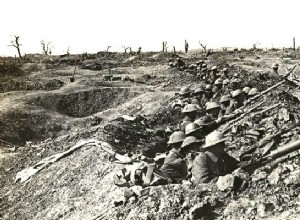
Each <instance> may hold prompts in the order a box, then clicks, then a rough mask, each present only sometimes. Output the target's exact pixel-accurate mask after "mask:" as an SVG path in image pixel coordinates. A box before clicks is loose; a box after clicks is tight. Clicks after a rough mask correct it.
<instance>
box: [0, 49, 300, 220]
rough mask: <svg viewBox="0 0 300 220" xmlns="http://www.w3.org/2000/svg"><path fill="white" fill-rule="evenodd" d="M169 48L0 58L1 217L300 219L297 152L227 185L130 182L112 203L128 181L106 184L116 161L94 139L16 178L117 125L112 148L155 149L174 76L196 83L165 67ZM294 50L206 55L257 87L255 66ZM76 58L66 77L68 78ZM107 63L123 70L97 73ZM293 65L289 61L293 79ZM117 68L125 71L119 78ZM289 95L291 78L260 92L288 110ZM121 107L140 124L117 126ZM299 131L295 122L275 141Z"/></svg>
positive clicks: (285, 63) (294, 95) (264, 68)
mask: <svg viewBox="0 0 300 220" xmlns="http://www.w3.org/2000/svg"><path fill="white" fill-rule="evenodd" d="M176 56H181V57H182V59H183V60H184V61H185V62H186V63H187V64H192V63H195V61H197V60H199V59H203V58H205V56H204V54H202V53H200V52H197V51H194V52H190V53H188V54H178V55H176ZM176 56H175V55H174V54H172V53H154V52H151V53H144V54H142V55H134V56H130V55H128V54H127V55H125V54H121V53H105V52H103V53H98V54H91V55H90V54H84V55H71V56H70V57H58V56H53V57H51V58H50V57H47V56H42V55H27V57H26V59H24V61H23V63H22V64H19V63H18V61H16V60H14V59H13V58H2V60H1V62H0V64H1V65H2V66H1V68H0V71H1V75H0V77H1V83H0V86H1V88H0V91H1V93H0V130H1V132H0V139H1V142H0V219H5V220H6V219H7V220H11V219H22V220H23V219H24V220H27V219H45V220H46V219H47V220H48V219H49V220H50V219H51V220H52V219H74V220H75V219H90V220H92V219H283V218H284V219H299V218H300V205H299V204H300V197H299V189H298V187H299V185H300V179H299V173H300V172H298V171H299V170H300V161H299V158H300V157H294V158H292V159H290V160H287V161H285V162H283V163H282V164H281V165H279V166H277V167H273V168H272V169H269V170H266V171H258V172H256V173H254V174H253V176H252V178H250V177H249V178H250V179H248V181H247V184H246V185H245V186H244V188H242V189H239V190H238V191H235V192H233V191H225V192H222V191H220V190H219V189H218V188H217V186H216V184H214V183H211V184H203V185H197V186H196V185H192V184H190V183H185V184H182V185H178V184H172V185H165V186H151V187H146V188H141V187H138V186H136V187H133V188H132V189H131V190H132V191H134V193H135V194H136V195H137V196H136V197H134V199H130V200H128V201H127V202H126V203H125V204H121V205H116V201H119V200H120V199H122V198H123V197H124V191H126V190H128V189H124V188H118V187H117V186H115V185H114V183H113V175H114V174H115V172H116V171H118V170H119V169H121V168H123V167H124V166H125V165H121V164H116V163H112V162H110V161H109V155H108V154H107V153H106V152H104V151H103V150H102V149H101V148H99V147H95V146H86V147H82V148H80V149H79V150H77V151H75V152H73V153H72V154H70V155H68V156H66V157H64V158H62V159H61V160H59V161H57V162H55V163H54V164H52V165H50V166H48V167H46V168H45V169H43V170H42V171H40V172H39V173H37V174H36V175H34V176H33V177H32V178H31V179H30V180H29V181H27V182H25V183H20V182H15V177H16V174H17V173H18V172H19V171H21V170H22V169H24V168H26V167H29V166H32V165H34V164H35V163H37V162H39V161H41V160H42V159H44V158H46V157H48V156H51V155H54V154H56V153H60V152H63V151H65V150H67V149H69V148H71V147H72V146H73V145H75V144H76V143H77V142H79V141H83V140H88V139H97V140H107V137H110V138H112V139H113V138H114V137H118V138H119V137H120V136H121V135H120V134H122V135H123V133H121V131H122V132H124V135H128V137H126V138H127V139H126V140H127V141H128V142H124V143H123V142H119V143H121V144H116V147H117V148H118V149H120V148H122V147H123V149H121V150H125V151H132V152H135V149H139V150H142V151H143V150H144V149H145V148H147V149H148V148H151V147H153V143H152V142H155V143H157V145H155V146H156V147H157V146H159V147H160V149H161V148H163V147H165V143H166V140H165V139H159V138H156V139H155V140H154V139H150V136H151V134H152V133H153V132H151V131H153V130H158V129H161V128H163V129H166V128H167V127H168V126H170V127H172V126H175V125H176V124H178V123H179V120H180V119H181V115H180V111H179V112H178V111H176V110H174V109H172V108H171V107H170V105H169V104H170V103H172V101H173V100H174V99H175V97H176V96H175V93H176V92H178V91H179V89H180V88H181V87H182V86H187V85H189V86H190V87H191V88H193V89H195V88H197V87H198V86H199V85H200V84H201V83H202V82H201V80H200V79H198V78H197V77H195V75H194V74H193V73H191V72H188V71H179V70H177V69H174V68H169V66H168V65H167V64H168V62H169V60H170V59H174V57H176ZM299 60H300V52H299V51H296V52H294V51H292V50H284V51H282V50H269V51H253V50H252V51H246V50H245V51H236V52H216V53H214V54H212V55H211V56H209V57H208V58H207V60H206V63H207V64H208V66H209V67H210V66H212V65H219V66H220V67H227V68H228V69H229V71H230V72H231V73H234V72H238V73H239V75H240V78H241V79H242V80H241V82H240V84H239V86H240V87H244V86H251V87H257V88H259V89H260V90H264V89H266V88H268V87H269V86H270V82H267V81H264V80H263V79H261V78H260V77H261V74H263V73H266V72H268V71H271V69H270V67H271V65H272V64H273V63H274V62H277V63H279V65H280V68H279V72H281V73H285V72H286V69H287V68H291V67H292V66H293V65H298V63H299ZM4 61H5V62H4ZM87 63H89V64H90V63H92V64H93V63H101V64H102V68H100V69H97V70H90V69H87V68H84V65H86V64H87ZM75 64H76V72H75V75H74V79H75V81H74V82H70V78H71V77H72V76H73V74H74V68H75ZM108 67H109V68H111V70H110V71H111V73H112V74H113V75H114V76H115V77H121V78H122V79H121V80H116V81H104V80H103V79H104V76H105V75H107V74H108V73H109V70H108ZM299 71H300V68H299V67H296V70H295V72H294V75H295V77H296V79H297V77H298V76H300V74H299V73H300V72H299ZM126 77H128V78H130V80H126V81H125V80H123V79H124V78H126ZM298 97H300V94H299V89H298V87H297V86H295V85H290V84H284V85H283V86H281V87H279V88H277V89H275V91H273V92H272V93H270V94H268V95H267V96H266V98H265V100H266V103H265V106H271V105H272V104H276V103H278V102H281V103H282V104H283V106H284V108H285V109H287V110H288V111H289V112H290V113H291V114H293V115H295V117H297V116H298V115H299V114H300V110H299V100H298ZM276 111H278V110H275V113H276ZM122 115H132V116H137V115H142V116H143V117H145V118H146V119H147V122H148V124H147V127H146V125H144V124H140V123H138V122H136V124H135V123H133V124H129V125H128V126H129V127H130V132H129V130H128V134H127V133H126V129H123V130H122V129H119V130H117V128H118V127H117V125H118V126H121V127H122V126H123V124H122V123H117V122H116V120H115V119H118V118H120V117H121V116H122ZM266 123H267V122H266ZM110 125H116V126H111V127H109V126H110ZM124 126H125V125H124ZM108 128H109V129H108ZM126 128H127V127H126ZM114 129H115V130H114ZM118 132H119V133H118ZM121 138H122V137H121ZM152 138H154V136H152ZM298 138H299V131H298V130H296V131H294V132H293V133H292V134H290V136H287V137H285V138H284V139H283V140H282V144H283V143H286V142H288V141H292V140H297V139H298ZM243 140H244V139H243V131H238V132H237V133H236V135H235V136H234V138H232V139H231V142H230V146H231V147H230V149H229V152H230V153H231V154H232V155H237V154H238V153H239V152H240V150H241V147H240V146H241V145H243V144H245V142H243ZM297 178H298V179H297ZM274 192H275V193H274ZM127 194H128V193H127ZM125 195H126V192H125ZM193 213H197V215H194V214H193Z"/></svg>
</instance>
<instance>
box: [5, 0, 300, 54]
mask: <svg viewBox="0 0 300 220" xmlns="http://www.w3.org/2000/svg"><path fill="white" fill-rule="evenodd" d="M299 9H300V1H299V0H205V1H204V0H0V22H1V34H0V55H2V56H3V55H13V56H14V55H15V54H16V50H15V49H14V48H12V47H8V46H7V45H9V42H10V40H12V39H13V35H19V36H20V43H22V47H21V52H22V53H41V52H42V50H41V45H40V41H41V40H44V41H46V42H48V41H51V42H52V45H53V49H52V50H53V53H54V54H63V53H65V52H66V50H67V48H68V46H69V47H70V53H83V52H90V53H95V52H97V51H102V50H105V49H106V47H107V46H108V45H110V46H111V51H121V50H122V46H131V47H132V49H134V50H136V49H137V48H138V47H139V46H141V47H142V51H145V50H161V47H162V46H161V44H162V41H167V42H168V46H169V49H171V48H172V46H173V45H174V46H176V49H177V50H183V49H184V40H185V39H187V40H188V42H189V44H190V48H191V49H196V48H199V41H201V42H203V43H205V44H207V47H208V48H217V47H225V46H226V47H252V45H253V43H256V42H260V43H261V45H262V47H272V46H274V47H288V46H291V45H292V38H293V37H296V43H298V45H299V46H300V13H299Z"/></svg>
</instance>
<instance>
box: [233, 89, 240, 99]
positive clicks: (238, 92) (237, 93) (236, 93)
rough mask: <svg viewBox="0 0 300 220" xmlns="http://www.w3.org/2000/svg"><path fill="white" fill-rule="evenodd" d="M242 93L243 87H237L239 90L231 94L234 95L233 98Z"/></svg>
mask: <svg viewBox="0 0 300 220" xmlns="http://www.w3.org/2000/svg"><path fill="white" fill-rule="evenodd" d="M242 93H243V91H242V90H241V89H237V90H234V91H233V92H232V94H231V95H232V98H234V97H237V96H238V95H240V94H242Z"/></svg>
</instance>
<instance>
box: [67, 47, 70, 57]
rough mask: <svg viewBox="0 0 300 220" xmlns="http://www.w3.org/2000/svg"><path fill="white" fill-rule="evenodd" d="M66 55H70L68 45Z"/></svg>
mask: <svg viewBox="0 0 300 220" xmlns="http://www.w3.org/2000/svg"><path fill="white" fill-rule="evenodd" d="M67 55H68V56H70V47H69V46H68V49H67Z"/></svg>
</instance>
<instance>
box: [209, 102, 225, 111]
mask: <svg viewBox="0 0 300 220" xmlns="http://www.w3.org/2000/svg"><path fill="white" fill-rule="evenodd" d="M214 108H221V106H220V105H219V104H218V103H216V102H207V103H206V111H207V110H210V109H214Z"/></svg>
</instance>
